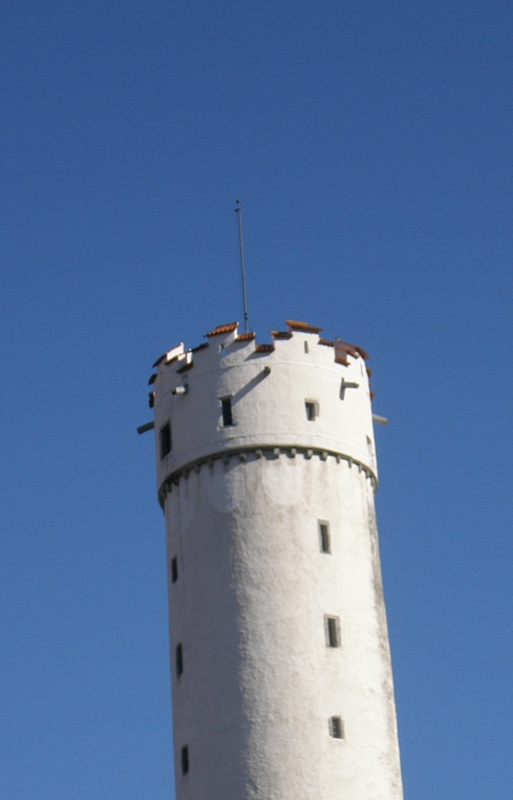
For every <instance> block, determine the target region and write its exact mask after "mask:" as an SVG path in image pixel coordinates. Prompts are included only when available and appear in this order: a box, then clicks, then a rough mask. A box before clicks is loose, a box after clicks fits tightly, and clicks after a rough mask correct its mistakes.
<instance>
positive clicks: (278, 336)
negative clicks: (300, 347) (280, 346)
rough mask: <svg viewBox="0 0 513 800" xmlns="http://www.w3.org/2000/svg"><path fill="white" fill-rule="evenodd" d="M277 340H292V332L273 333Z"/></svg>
mask: <svg viewBox="0 0 513 800" xmlns="http://www.w3.org/2000/svg"><path fill="white" fill-rule="evenodd" d="M271 336H273V337H274V338H275V339H292V331H271Z"/></svg>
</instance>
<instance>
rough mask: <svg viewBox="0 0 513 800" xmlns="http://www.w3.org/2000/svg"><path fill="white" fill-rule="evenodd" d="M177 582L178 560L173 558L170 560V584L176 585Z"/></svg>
mask: <svg viewBox="0 0 513 800" xmlns="http://www.w3.org/2000/svg"><path fill="white" fill-rule="evenodd" d="M177 580H178V559H177V557H176V556H173V558H172V559H171V582H172V583H176V582H177Z"/></svg>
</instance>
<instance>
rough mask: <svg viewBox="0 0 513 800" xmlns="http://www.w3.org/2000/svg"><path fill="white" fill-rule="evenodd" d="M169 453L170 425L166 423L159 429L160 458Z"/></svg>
mask: <svg viewBox="0 0 513 800" xmlns="http://www.w3.org/2000/svg"><path fill="white" fill-rule="evenodd" d="M170 452H171V423H170V422H166V424H165V425H163V426H162V428H161V429H160V458H161V459H162V458H165V457H166V456H167V454H168V453H170Z"/></svg>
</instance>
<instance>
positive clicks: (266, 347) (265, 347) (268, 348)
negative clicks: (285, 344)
mask: <svg viewBox="0 0 513 800" xmlns="http://www.w3.org/2000/svg"><path fill="white" fill-rule="evenodd" d="M273 350H274V345H273V344H257V346H256V347H255V353H272V352H273Z"/></svg>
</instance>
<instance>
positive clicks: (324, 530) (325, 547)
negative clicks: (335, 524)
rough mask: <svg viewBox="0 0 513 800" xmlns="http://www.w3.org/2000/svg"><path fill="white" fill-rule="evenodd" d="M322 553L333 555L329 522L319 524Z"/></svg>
mask: <svg viewBox="0 0 513 800" xmlns="http://www.w3.org/2000/svg"><path fill="white" fill-rule="evenodd" d="M319 543H320V546H321V553H331V541H330V528H329V525H328V523H327V522H319Z"/></svg>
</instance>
